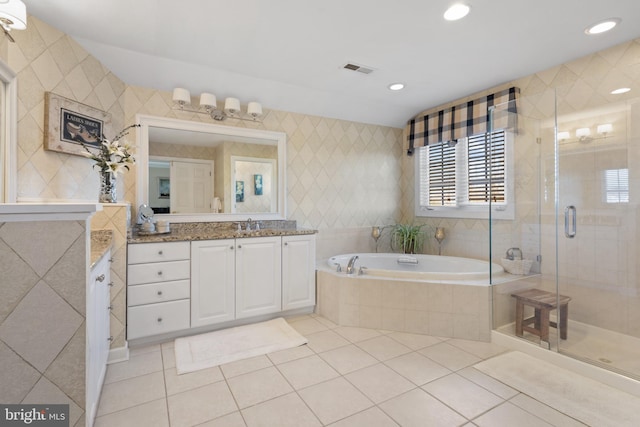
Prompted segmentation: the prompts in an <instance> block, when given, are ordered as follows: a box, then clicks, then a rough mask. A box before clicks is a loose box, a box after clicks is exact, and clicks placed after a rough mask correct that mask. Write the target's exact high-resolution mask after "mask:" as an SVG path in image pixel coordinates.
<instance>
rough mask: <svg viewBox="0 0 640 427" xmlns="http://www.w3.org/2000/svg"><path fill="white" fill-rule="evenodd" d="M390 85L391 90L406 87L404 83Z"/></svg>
mask: <svg viewBox="0 0 640 427" xmlns="http://www.w3.org/2000/svg"><path fill="white" fill-rule="evenodd" d="M388 87H389V89H390V90H401V89H404V83H391V84H390V85H389V86H388Z"/></svg>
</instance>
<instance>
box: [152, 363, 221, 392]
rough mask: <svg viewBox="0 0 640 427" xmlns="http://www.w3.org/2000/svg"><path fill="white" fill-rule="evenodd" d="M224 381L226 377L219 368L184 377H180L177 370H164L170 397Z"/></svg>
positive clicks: (191, 373) (184, 375) (196, 372)
mask: <svg viewBox="0 0 640 427" xmlns="http://www.w3.org/2000/svg"><path fill="white" fill-rule="evenodd" d="M222 380H224V376H223V375H222V372H220V368H219V367H218V366H214V367H213V368H208V369H201V370H199V371H195V372H189V373H187V374H182V375H178V372H177V371H176V368H169V369H165V370H164V382H165V385H166V387H167V395H168V396H171V395H172V394H178V393H182V392H183V391H187V390H191V389H194V388H198V387H202V386H203V385H207V384H212V383H215V382H218V381H222Z"/></svg>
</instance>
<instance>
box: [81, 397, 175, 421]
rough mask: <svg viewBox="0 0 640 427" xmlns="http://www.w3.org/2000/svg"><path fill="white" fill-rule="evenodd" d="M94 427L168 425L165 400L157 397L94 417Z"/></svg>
mask: <svg viewBox="0 0 640 427" xmlns="http://www.w3.org/2000/svg"><path fill="white" fill-rule="evenodd" d="M93 426H94V427H114V426H117V427H143V426H153V427H169V415H168V413H167V400H166V399H158V400H153V401H151V402H147V403H143V404H142V405H138V406H134V407H133V408H128V409H124V410H122V411H118V412H114V413H111V414H107V415H103V416H101V417H98V418H96V420H95V422H94V424H93Z"/></svg>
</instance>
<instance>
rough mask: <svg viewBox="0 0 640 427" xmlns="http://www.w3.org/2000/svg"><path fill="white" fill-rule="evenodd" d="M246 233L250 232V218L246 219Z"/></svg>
mask: <svg viewBox="0 0 640 427" xmlns="http://www.w3.org/2000/svg"><path fill="white" fill-rule="evenodd" d="M247 231H251V217H249V219H247Z"/></svg>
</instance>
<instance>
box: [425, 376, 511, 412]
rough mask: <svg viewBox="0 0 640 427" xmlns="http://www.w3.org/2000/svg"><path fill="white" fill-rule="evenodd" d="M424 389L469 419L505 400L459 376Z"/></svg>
mask: <svg viewBox="0 0 640 427" xmlns="http://www.w3.org/2000/svg"><path fill="white" fill-rule="evenodd" d="M422 389H423V390H425V391H426V392H428V393H429V394H431V395H432V396H434V397H435V398H436V399H438V400H440V401H441V402H443V403H445V404H446V405H447V406H449V407H451V408H453V409H454V410H455V411H457V412H459V413H460V414H462V415H463V416H465V417H467V418H468V419H472V418H474V417H477V416H478V415H480V414H482V413H484V412H486V411H488V410H490V409H491V408H494V407H496V406H498V405H500V404H501V403H503V402H504V399H502V398H500V397H498V396H496V395H495V394H493V393H491V392H490V391H488V390H485V389H484V388H482V387H480V386H479V385H477V384H475V383H473V382H471V381H469V380H468V379H466V378H463V377H461V376H460V375H457V374H451V375H447V376H446V377H442V378H440V379H437V380H435V381H432V382H430V383H429V384H427V385H424V386H422Z"/></svg>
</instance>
